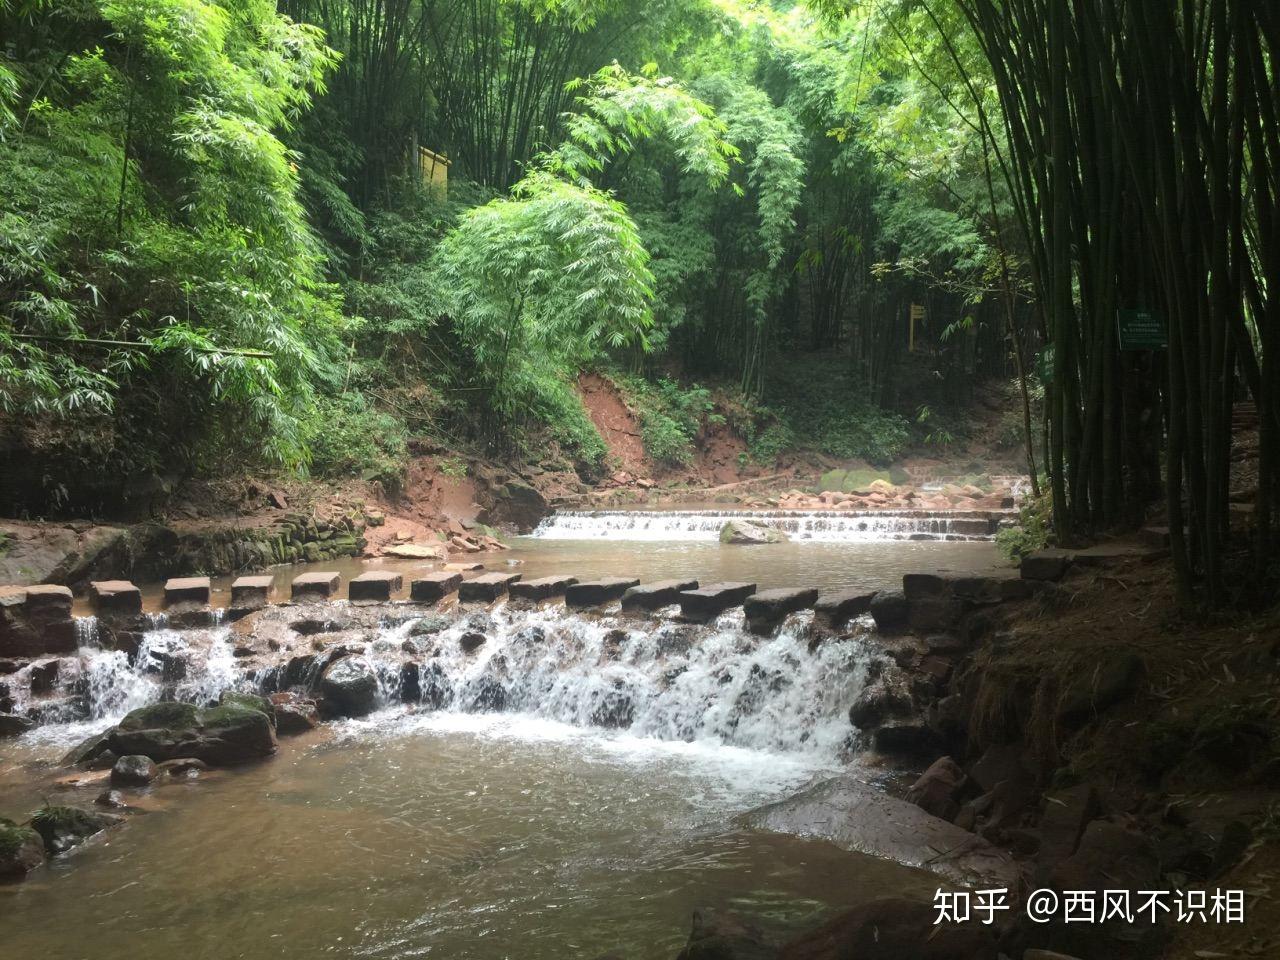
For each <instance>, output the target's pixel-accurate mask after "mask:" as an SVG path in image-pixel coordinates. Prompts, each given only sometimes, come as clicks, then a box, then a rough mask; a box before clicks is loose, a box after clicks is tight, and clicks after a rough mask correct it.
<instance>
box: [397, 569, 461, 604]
mask: <svg viewBox="0 0 1280 960" xmlns="http://www.w3.org/2000/svg"><path fill="white" fill-rule="evenodd" d="M460 583H462V574H461V573H458V572H456V571H449V570H444V571H438V572H436V573H428V574H424V575H423V576H421V577H417V578H416V579H414V580H413V581H412V582H411V583H410V584H409V599H411V600H415V601H417V602H418V603H436V602H437V601H440V600H443V599H444V598H445V597H447V596H448V595H449V594H451V593H453V592H454V591H455V590H457V589H458V584H460Z"/></svg>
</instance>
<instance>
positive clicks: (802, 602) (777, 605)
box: [742, 587, 818, 634]
mask: <svg viewBox="0 0 1280 960" xmlns="http://www.w3.org/2000/svg"><path fill="white" fill-rule="evenodd" d="M817 599H818V591H817V590H815V589H813V588H805V587H800V588H789V589H788V588H783V589H777V590H761V591H760V592H759V593H754V594H752V595H751V596H749V597H747V598H746V599H745V600H744V601H743V603H742V608H743V612H744V613H745V614H746V618H747V628H748V629H749V630H750V631H751V632H752V633H757V634H768V633H771V632H772V631H773V630H774V629H775V628H776V627H777V626H778V625H779V624H780V623H782V621H783V620H784V619H786V617H787V614H790V613H795V612H796V611H797V610H807V609H808V608H810V607H812V606H813V605H814V603H815V602H817Z"/></svg>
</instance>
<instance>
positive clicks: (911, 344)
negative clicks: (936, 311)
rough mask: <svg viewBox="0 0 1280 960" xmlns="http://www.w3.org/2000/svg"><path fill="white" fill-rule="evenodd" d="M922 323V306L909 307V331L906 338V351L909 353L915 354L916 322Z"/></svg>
mask: <svg viewBox="0 0 1280 960" xmlns="http://www.w3.org/2000/svg"><path fill="white" fill-rule="evenodd" d="M917 320H919V321H920V322H921V323H924V304H923V303H913V304H912V305H911V329H910V333H909V335H908V337H907V350H908V352H910V353H915V352H916V321H917Z"/></svg>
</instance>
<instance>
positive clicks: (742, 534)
mask: <svg viewBox="0 0 1280 960" xmlns="http://www.w3.org/2000/svg"><path fill="white" fill-rule="evenodd" d="M789 539H790V537H788V536H787V535H786V534H785V533H784V532H783V531H781V530H775V529H774V528H773V527H766V526H765V525H764V524H763V523H756V522H755V521H753V520H730V521H729V522H728V523H726V524H725V525H724V526H723V527H721V528H720V542H721V543H731V544H738V545H740V546H754V545H756V544H760V543H785V542H786V541H787V540H789Z"/></svg>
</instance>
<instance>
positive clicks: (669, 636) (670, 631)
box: [653, 624, 698, 656]
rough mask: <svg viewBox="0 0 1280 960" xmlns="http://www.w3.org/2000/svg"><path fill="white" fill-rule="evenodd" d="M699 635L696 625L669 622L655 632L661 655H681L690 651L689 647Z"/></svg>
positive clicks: (656, 643) (655, 639)
mask: <svg viewBox="0 0 1280 960" xmlns="http://www.w3.org/2000/svg"><path fill="white" fill-rule="evenodd" d="M697 635H698V634H697V630H696V628H694V627H690V626H685V625H683V624H668V625H666V626H664V627H662V628H661V629H660V630H659V631H658V632H657V633H656V634H654V638H653V639H654V643H655V645H656V646H657V649H658V655H659V656H663V655H667V654H670V655H679V654H685V653H688V652H689V648H690V647H692V646H693V642H694V640H695V639H697Z"/></svg>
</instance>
